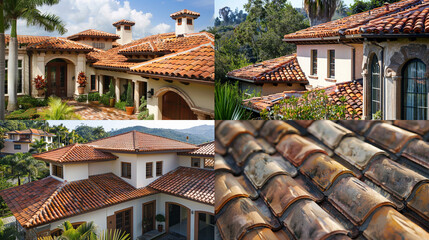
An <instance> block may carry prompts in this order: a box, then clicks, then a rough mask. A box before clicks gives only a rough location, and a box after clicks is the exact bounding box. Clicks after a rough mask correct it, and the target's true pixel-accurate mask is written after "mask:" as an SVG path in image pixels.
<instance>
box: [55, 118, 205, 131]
mask: <svg viewBox="0 0 429 240" xmlns="http://www.w3.org/2000/svg"><path fill="white" fill-rule="evenodd" d="M48 123H49V125H51V126H53V125H60V124H63V125H64V126H66V127H67V128H68V129H75V128H76V127H77V126H79V125H81V124H84V125H87V126H90V127H98V126H102V127H104V130H106V131H110V130H112V129H120V128H126V127H133V126H145V127H149V128H167V129H186V128H191V127H195V126H201V125H211V126H214V121H210V120H204V121H185V120H163V121H141V120H140V121H139V120H128V121H120V120H105V121H97V120H93V121H82V120H67V121H61V120H48Z"/></svg>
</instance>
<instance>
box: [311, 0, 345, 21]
mask: <svg viewBox="0 0 429 240" xmlns="http://www.w3.org/2000/svg"><path fill="white" fill-rule="evenodd" d="M339 2H341V1H340V0H304V9H305V11H306V12H307V15H308V18H310V25H311V26H315V25H319V24H322V23H325V22H329V21H331V19H332V16H334V14H335V10H336V9H337V6H338V4H339Z"/></svg>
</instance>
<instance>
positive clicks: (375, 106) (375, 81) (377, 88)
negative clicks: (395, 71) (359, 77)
mask: <svg viewBox="0 0 429 240" xmlns="http://www.w3.org/2000/svg"><path fill="white" fill-rule="evenodd" d="M379 110H381V80H380V64H379V63H378V58H377V55H375V54H374V55H373V56H372V59H371V116H372V117H373V116H374V114H375V113H376V112H378V111H379Z"/></svg>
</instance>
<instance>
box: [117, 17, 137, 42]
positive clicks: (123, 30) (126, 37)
mask: <svg viewBox="0 0 429 240" xmlns="http://www.w3.org/2000/svg"><path fill="white" fill-rule="evenodd" d="M135 24H136V23H135V22H132V21H128V20H125V19H122V20H120V21H117V22H115V23H113V26H115V27H116V34H117V35H119V37H120V39H118V40H116V42H117V43H119V44H121V45H124V44H127V43H130V42H132V41H133V31H132V27H133V26H134V25H135Z"/></svg>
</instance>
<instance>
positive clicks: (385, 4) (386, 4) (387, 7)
mask: <svg viewBox="0 0 429 240" xmlns="http://www.w3.org/2000/svg"><path fill="white" fill-rule="evenodd" d="M384 7H385V8H386V11H389V3H387V2H385V3H384Z"/></svg>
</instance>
